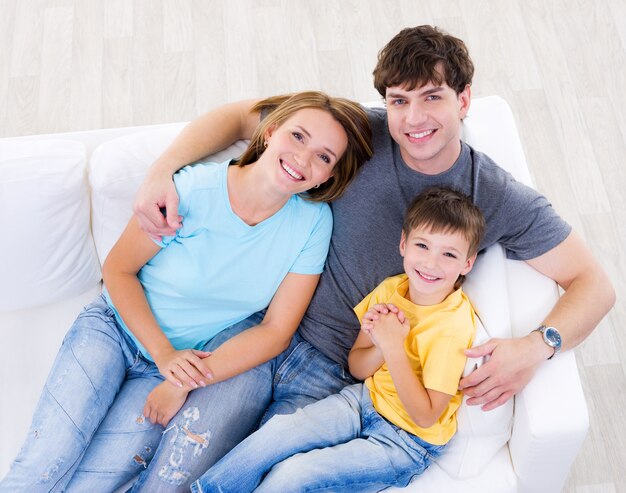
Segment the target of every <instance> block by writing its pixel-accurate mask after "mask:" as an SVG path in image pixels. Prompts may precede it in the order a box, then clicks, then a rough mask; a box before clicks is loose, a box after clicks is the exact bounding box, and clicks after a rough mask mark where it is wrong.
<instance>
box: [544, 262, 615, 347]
mask: <svg viewBox="0 0 626 493" xmlns="http://www.w3.org/2000/svg"><path fill="white" fill-rule="evenodd" d="M614 304H615V291H614V289H613V286H612V285H611V282H610V280H609V279H608V277H607V276H606V274H605V273H604V272H602V271H600V272H593V273H590V274H589V275H587V276H584V277H583V278H580V279H576V280H574V281H572V283H571V284H570V285H569V286H568V288H567V290H566V291H565V293H563V296H561V298H559V301H558V302H557V304H556V305H555V306H554V308H553V309H552V311H551V312H550V313H549V314H548V316H547V317H546V318H545V320H544V323H545V325H551V326H554V327H556V328H557V329H558V330H559V332H560V333H561V337H562V339H563V350H565V349H572V348H574V347H576V346H578V345H579V344H580V343H581V342H582V341H584V340H585V339H586V338H587V337H588V336H589V334H591V332H593V330H594V329H595V327H596V326H597V325H598V323H600V321H601V320H602V318H603V317H604V316H605V315H606V314H607V313H608V311H609V310H610V309H611V308H612V307H613V305H614Z"/></svg>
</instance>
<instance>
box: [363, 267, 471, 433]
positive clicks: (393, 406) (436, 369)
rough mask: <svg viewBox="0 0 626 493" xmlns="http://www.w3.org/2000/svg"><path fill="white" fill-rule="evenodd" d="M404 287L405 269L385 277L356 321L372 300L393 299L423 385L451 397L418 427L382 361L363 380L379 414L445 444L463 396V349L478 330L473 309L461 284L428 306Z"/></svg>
mask: <svg viewBox="0 0 626 493" xmlns="http://www.w3.org/2000/svg"><path fill="white" fill-rule="evenodd" d="M408 292H409V281H408V278H407V276H406V274H400V275H398V276H393V277H389V278H387V279H385V280H384V281H383V282H382V283H380V284H379V285H378V286H377V287H376V289H374V291H372V292H371V293H370V294H369V295H367V296H366V297H365V298H364V299H363V301H361V303H359V304H358V305H357V306H356V307H355V308H354V311H355V313H356V315H357V317H358V319H359V321H360V320H361V319H362V317H363V315H364V314H365V312H367V310H369V309H370V307H371V306H373V305H375V304H376V303H393V304H394V305H396V306H397V307H398V308H399V309H401V310H402V311H403V312H404V313H405V315H406V316H407V318H408V319H409V323H410V326H411V329H410V332H409V335H408V336H407V338H406V340H405V343H404V348H405V350H406V353H407V355H408V357H409V360H410V362H411V367H412V368H413V370H414V371H415V374H416V375H417V377H418V378H419V379H420V381H421V382H422V384H423V385H424V387H425V388H427V389H432V390H436V391H439V392H443V393H445V394H449V395H452V396H453V397H452V399H451V400H450V402H449V403H448V406H447V407H446V409H445V410H444V412H443V413H442V415H441V416H440V417H439V420H438V421H437V422H436V423H435V424H434V425H433V426H431V427H429V428H421V427H419V426H417V425H416V424H415V422H414V421H413V420H412V419H411V417H410V416H409V414H408V413H407V412H406V410H405V409H404V406H403V405H402V402H401V401H400V398H399V397H398V393H397V392H396V387H395V385H394V383H393V380H392V379H391V374H390V373H389V369H388V368H387V364H386V363H384V364H383V366H381V367H380V368H379V369H378V370H377V371H376V373H374V375H372V376H371V377H369V378H368V379H367V380H365V385H367V388H368V389H369V390H370V395H371V398H372V402H373V404H374V407H375V408H376V410H377V411H378V412H379V413H380V414H381V415H382V416H383V417H385V418H386V419H387V420H389V421H391V422H392V423H393V424H395V425H396V426H398V427H400V428H402V429H403V430H406V431H408V432H409V433H412V434H414V435H417V436H418V437H420V438H421V439H422V440H425V441H427V442H428V443H432V444H433V445H443V444H445V443H447V442H448V441H449V440H450V439H451V438H452V436H453V435H454V433H456V416H455V413H456V410H457V409H458V408H459V406H460V405H461V402H462V400H463V395H462V394H461V392H460V391H459V390H458V385H459V380H460V378H461V374H462V373H463V368H464V367H465V362H466V356H465V354H463V350H464V349H467V348H469V347H471V345H472V342H473V340H474V335H475V333H476V321H475V314H474V309H473V308H472V305H471V304H470V301H469V299H468V298H467V296H465V294H464V293H463V292H462V291H461V289H457V290H456V291H454V292H453V293H451V294H450V295H449V296H448V297H447V298H446V299H445V300H444V301H443V302H441V303H439V304H438V305H431V306H420V305H416V304H414V303H411V302H410V301H409V300H408V299H407V297H408V294H409V293H408Z"/></svg>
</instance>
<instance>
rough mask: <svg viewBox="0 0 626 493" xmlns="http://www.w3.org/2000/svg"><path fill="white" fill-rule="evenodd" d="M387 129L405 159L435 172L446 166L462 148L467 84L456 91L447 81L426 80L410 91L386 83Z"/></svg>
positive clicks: (410, 163)
mask: <svg viewBox="0 0 626 493" xmlns="http://www.w3.org/2000/svg"><path fill="white" fill-rule="evenodd" d="M385 102H386V105H387V120H388V125H389V133H390V134H391V137H392V138H393V140H395V141H396V142H397V143H398V145H399V146H400V154H401V155H402V159H404V162H405V163H406V164H407V165H408V166H409V167H410V168H413V169H415V170H416V171H420V172H421V173H425V174H428V175H436V174H439V173H442V172H444V171H446V170H448V169H449V168H450V167H451V166H452V165H453V164H454V162H455V161H456V159H457V158H458V157H459V154H460V152H461V144H460V139H461V120H462V119H463V118H464V117H465V115H466V114H467V110H468V109H469V105H470V87H469V86H467V87H466V88H465V89H464V90H463V92H461V93H460V94H457V93H456V92H455V91H454V89H452V88H450V87H449V86H448V85H447V84H445V83H444V84H443V85H441V86H436V85H434V84H433V83H432V82H428V83H427V84H426V85H424V86H422V87H418V88H415V89H413V90H411V91H408V90H406V89H404V87H402V86H394V87H388V88H387V92H386V97H385Z"/></svg>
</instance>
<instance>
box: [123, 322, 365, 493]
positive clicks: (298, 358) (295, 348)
mask: <svg viewBox="0 0 626 493" xmlns="http://www.w3.org/2000/svg"><path fill="white" fill-rule="evenodd" d="M259 368H261V369H262V371H263V372H265V371H269V372H270V376H266V377H265V378H263V379H256V380H254V379H251V380H252V384H253V385H254V386H255V389H256V391H257V392H258V393H261V394H263V395H265V394H266V393H267V392H270V393H271V395H272V398H273V400H272V403H271V404H270V405H269V407H268V408H267V410H265V409H264V410H263V411H261V412H259V413H258V415H257V416H256V417H257V418H258V419H259V420H260V421H261V422H262V423H264V422H265V421H267V420H268V419H269V418H271V417H272V416H274V415H275V414H290V413H293V412H295V411H296V409H298V408H301V407H304V406H306V405H307V404H310V403H312V402H315V401H318V400H320V399H323V398H324V397H326V396H328V395H330V394H334V393H336V392H339V391H340V390H341V389H342V388H344V387H345V386H346V385H349V384H353V383H354V382H355V381H354V379H353V378H352V376H351V375H350V374H349V373H348V372H347V371H346V370H345V369H344V367H343V366H342V365H341V364H339V363H335V362H333V361H331V360H330V359H328V358H327V357H326V356H324V355H323V354H322V353H321V352H320V351H318V350H317V349H315V348H314V347H313V346H311V345H310V344H309V343H308V342H306V341H304V340H303V339H302V337H301V336H300V334H299V333H296V335H295V336H294V337H293V339H292V341H291V344H290V346H289V348H288V349H287V350H285V351H284V352H283V353H281V354H280V355H279V356H277V357H276V358H275V359H273V360H271V361H269V362H268V363H265V364H264V365H261V367H259ZM248 373H250V372H248ZM248 373H246V374H244V375H247V374H248ZM264 375H265V373H264ZM225 383H226V382H225ZM214 387H216V386H209V387H205V388H202V389H198V390H195V391H194V392H192V394H191V396H190V398H189V399H188V401H187V403H186V406H188V405H189V406H193V407H197V408H198V409H211V406H212V404H211V401H212V400H213V399H212V393H213V390H214ZM190 401H191V403H190ZM216 402H219V401H216ZM235 407H236V406H235ZM183 410H184V409H183ZM239 412H240V411H239V410H237V409H235V410H234V411H233V412H232V420H233V423H232V425H231V429H230V430H229V429H228V427H224V430H225V431H224V432H225V433H226V432H228V431H230V433H229V438H230V439H229V440H228V443H227V444H226V445H225V446H222V447H219V448H217V445H220V444H222V441H223V440H224V439H223V438H220V440H218V441H215V442H213V443H211V444H210V446H209V449H208V450H203V451H202V453H200V454H189V453H188V454H187V455H185V457H184V463H182V462H181V471H180V472H181V473H183V472H184V474H180V475H173V474H171V473H168V474H166V473H165V472H166V471H170V472H171V469H170V468H171V464H172V462H173V460H174V462H176V461H177V460H179V459H177V458H182V457H181V456H180V455H177V452H178V450H179V449H180V443H181V438H182V439H183V440H186V439H185V438H184V437H181V434H173V435H172V437H171V438H169V437H168V435H169V434H170V432H167V433H165V434H164V435H163V439H162V440H161V444H160V445H159V447H158V450H157V453H156V455H155V456H154V458H153V459H152V461H151V462H150V464H149V466H148V468H147V469H146V470H145V471H143V472H142V473H141V475H140V477H139V480H138V481H137V483H135V485H134V487H133V489H132V493H137V492H142V493H164V492H182V491H185V492H188V491H189V487H190V485H191V483H192V482H193V481H195V480H196V479H197V478H199V477H200V476H201V475H202V474H204V472H205V471H207V470H208V469H209V468H210V467H211V466H212V465H214V464H215V463H216V462H217V461H218V460H220V459H221V458H222V457H223V456H224V455H226V453H227V452H228V451H229V450H230V449H232V448H233V447H234V446H235V445H236V444H237V443H239V442H240V441H241V440H243V439H244V438H245V437H246V436H247V435H248V434H250V433H251V432H252V431H253V430H251V429H250V428H249V427H245V429H242V426H241V424H240V423H239V421H240V417H239ZM209 417H210V413H208V412H204V413H202V414H201V415H200V416H199V418H198V421H197V422H195V424H194V429H193V430H194V433H198V432H199V431H201V430H206V429H210V425H207V424H205V420H206V419H208V418H209ZM173 422H176V423H179V424H178V426H179V427H180V426H183V427H184V424H183V423H181V418H180V413H179V416H177V417H176V418H174V420H173ZM170 426H171V424H170ZM235 432H236V433H235ZM213 447H215V449H213Z"/></svg>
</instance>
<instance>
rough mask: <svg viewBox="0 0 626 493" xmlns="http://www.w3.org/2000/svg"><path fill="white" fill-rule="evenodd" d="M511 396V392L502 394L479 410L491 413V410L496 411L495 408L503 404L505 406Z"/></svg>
mask: <svg viewBox="0 0 626 493" xmlns="http://www.w3.org/2000/svg"><path fill="white" fill-rule="evenodd" d="M513 395H514V394H513V392H504V393H503V394H501V395H500V397H498V398H497V399H494V400H492V401H491V402H488V403H487V404H485V405H484V406H483V407H482V408H481V409H482V410H483V411H491V410H492V409H496V408H497V407H500V406H502V405H503V404H506V403H507V402H508V400H509V399H511V398H512V397H513Z"/></svg>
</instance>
